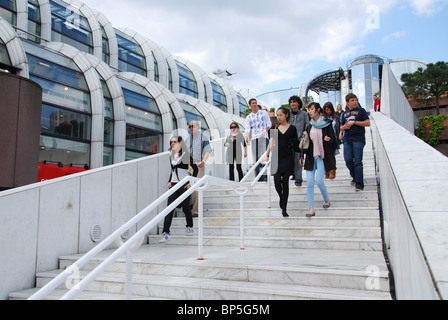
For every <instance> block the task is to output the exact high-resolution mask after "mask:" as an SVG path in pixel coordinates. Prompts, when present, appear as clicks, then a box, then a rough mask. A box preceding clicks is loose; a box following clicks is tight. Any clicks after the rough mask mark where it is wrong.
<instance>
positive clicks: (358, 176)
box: [344, 142, 366, 188]
mask: <svg viewBox="0 0 448 320" xmlns="http://www.w3.org/2000/svg"><path fill="white" fill-rule="evenodd" d="M365 145H366V144H365V143H364V142H344V159H345V165H346V166H347V168H348V170H349V171H350V175H351V176H352V178H353V179H355V181H356V187H361V188H364V167H363V164H362V160H363V153H364V146H365Z"/></svg>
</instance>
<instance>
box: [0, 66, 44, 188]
mask: <svg viewBox="0 0 448 320" xmlns="http://www.w3.org/2000/svg"><path fill="white" fill-rule="evenodd" d="M41 109H42V88H41V87H40V86H39V85H38V84H37V83H35V82H33V81H30V80H28V79H25V78H22V77H19V76H16V75H13V74H8V73H4V72H1V73H0V114H1V118H0V146H1V152H2V155H1V157H0V190H5V189H9V188H16V187H21V186H24V185H27V184H30V183H34V182H36V181H37V175H38V166H37V163H38V161H39V136H40V118H41Z"/></svg>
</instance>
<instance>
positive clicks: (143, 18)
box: [85, 0, 399, 93]
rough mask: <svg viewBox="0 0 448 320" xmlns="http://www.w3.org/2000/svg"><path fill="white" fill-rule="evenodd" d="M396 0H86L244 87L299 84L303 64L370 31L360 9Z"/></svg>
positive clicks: (345, 48) (331, 57) (338, 52)
mask: <svg viewBox="0 0 448 320" xmlns="http://www.w3.org/2000/svg"><path fill="white" fill-rule="evenodd" d="M397 1H399V0H394V1H386V0H355V1H352V2H351V3H350V4H347V1H339V0H322V1H319V2H316V1H297V0H276V1H273V0H258V1H254V0H246V1H241V0H226V1H205V0H190V1H179V0H165V1H160V0H133V1H132V2H123V1H118V0H109V1H107V2H105V1H102V0H85V2H86V3H87V5H89V6H90V7H92V8H94V9H96V10H98V11H101V12H103V13H104V15H105V16H106V17H107V18H108V19H109V20H110V21H111V23H112V24H113V25H114V26H115V27H119V26H125V27H129V28H131V29H134V30H135V31H137V32H139V33H141V34H142V35H143V36H145V37H147V38H149V39H151V40H153V41H154V42H156V43H157V44H158V45H160V46H163V47H165V48H167V49H168V50H169V51H170V52H171V53H172V54H173V55H175V56H177V55H179V56H182V57H184V58H186V59H189V60H191V61H192V62H194V63H196V64H197V65H198V66H200V67H201V68H202V69H204V70H205V71H206V72H209V73H211V72H213V71H214V70H216V69H218V68H221V69H228V70H231V71H232V72H236V73H237V75H236V76H235V77H234V80H233V82H232V84H233V85H235V86H236V87H239V88H242V89H246V88H250V89H251V92H254V91H255V92H259V91H260V90H263V88H264V87H265V86H266V85H269V84H273V83H277V82H280V81H282V80H291V82H292V83H294V81H296V84H295V86H300V85H301V84H302V83H301V82H300V81H303V80H299V78H300V75H301V74H302V73H303V72H304V69H305V67H304V66H305V65H309V64H310V63H311V62H313V61H326V62H333V63H335V64H339V62H340V61H346V60H347V59H348V58H351V57H353V56H355V55H356V54H358V53H359V50H360V48H361V47H362V43H363V40H364V39H365V37H366V36H367V35H368V34H369V32H372V31H371V30H368V28H367V27H366V20H367V19H368V18H369V16H368V13H366V9H367V8H368V7H372V6H375V7H377V8H378V9H379V11H380V12H384V11H387V10H389V9H390V8H391V7H392V6H393V5H394V4H395V3H396V2H397ZM308 80H309V79H308ZM299 82H300V83H299ZM260 93H261V92H260Z"/></svg>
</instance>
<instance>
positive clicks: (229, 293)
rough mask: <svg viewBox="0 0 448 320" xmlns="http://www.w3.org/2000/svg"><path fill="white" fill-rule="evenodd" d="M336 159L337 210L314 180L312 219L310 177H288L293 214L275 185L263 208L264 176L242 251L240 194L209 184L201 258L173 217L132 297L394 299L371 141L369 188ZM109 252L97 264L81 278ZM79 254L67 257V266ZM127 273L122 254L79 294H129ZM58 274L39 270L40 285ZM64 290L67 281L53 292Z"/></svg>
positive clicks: (145, 251) (138, 273)
mask: <svg viewBox="0 0 448 320" xmlns="http://www.w3.org/2000/svg"><path fill="white" fill-rule="evenodd" d="M368 138H370V136H369V133H368ZM337 162H338V168H339V169H338V171H337V178H336V179H335V180H333V181H330V180H326V185H327V188H328V190H329V194H330V199H331V208H330V209H323V208H322V205H323V199H322V196H321V195H320V192H319V190H318V189H317V187H316V188H315V203H316V217H313V218H306V217H305V214H306V213H307V212H308V209H307V208H308V202H307V196H306V182H304V184H303V185H304V186H303V187H296V186H294V183H293V182H291V186H290V199H289V206H288V213H289V215H290V217H289V218H283V217H282V215H281V210H280V209H279V208H278V196H277V194H276V192H275V189H274V187H273V186H272V208H267V183H263V182H260V183H258V184H257V186H256V187H255V188H254V189H253V190H252V191H251V192H250V194H249V195H247V196H246V198H245V204H244V205H245V250H241V249H240V236H239V235H240V217H239V215H240V212H239V196H238V195H237V194H235V192H234V191H233V190H229V189H225V188H218V187H213V188H212V189H210V190H208V191H207V192H206V193H205V195H204V202H205V203H204V216H205V218H204V246H205V248H204V257H205V260H201V261H198V260H197V259H196V258H197V241H198V239H197V236H186V234H185V218H184V217H181V216H180V214H179V217H177V218H174V220H173V225H172V228H171V234H172V239H171V241H169V242H168V243H165V244H162V245H161V244H159V243H158V241H159V240H160V238H161V236H150V237H149V239H148V242H149V244H148V245H145V246H142V247H141V248H139V249H138V250H137V251H136V252H135V253H134V256H133V259H134V260H133V261H134V264H133V294H134V296H133V298H134V299H182V300H227V299H230V300H271V299H281V300H286V299H330V300H339V299H343V300H347V299H369V300H372V299H374V300H376V299H391V295H390V286H389V277H388V275H389V272H388V268H387V265H386V262H385V258H384V255H383V252H382V239H381V224H380V216H379V201H378V192H377V183H376V177H375V168H374V159H373V151H372V144H371V141H370V140H368V144H367V146H366V148H365V151H364V175H365V181H366V187H365V189H364V191H361V192H356V191H355V188H354V187H353V186H351V184H350V181H351V178H350V177H349V174H348V170H347V169H346V168H345V163H344V161H343V156H342V154H341V155H338V156H337ZM304 176H305V174H304ZM195 223H196V225H195V227H197V221H196V220H195ZM160 232H161V229H160ZM195 232H196V233H197V230H196V229H195ZM107 255H108V252H105V253H103V255H100V256H99V257H97V259H96V260H94V261H92V262H91V263H90V264H89V265H88V266H86V267H85V270H82V271H81V276H82V275H83V274H84V273H85V272H86V271H87V270H90V269H92V268H93V267H94V266H96V265H97V264H98V263H100V262H101V261H102V259H104V257H105V256H107ZM79 257H80V256H78V255H74V256H67V257H61V258H60V268H61V270H62V269H64V268H66V267H68V266H69V265H71V264H72V263H73V262H74V261H76V260H77V259H79ZM125 270H126V264H125V259H122V260H119V261H117V262H116V263H114V264H113V265H112V266H111V267H110V268H109V269H108V270H107V272H105V273H104V274H103V275H102V276H101V277H100V278H98V279H96V281H95V282H94V283H92V284H91V285H90V287H89V288H88V290H87V291H86V292H84V293H82V294H81V295H79V296H78V299H109V300H112V299H124V295H123V294H124V287H125V285H124V280H125ZM60 272H61V271H60V270H55V271H50V272H43V273H39V274H38V275H37V288H39V287H42V286H43V285H45V284H46V283H48V282H49V281H50V280H51V279H52V278H54V277H55V276H56V275H57V274H59V273H60ZM36 290H37V289H36V288H34V289H30V290H26V291H23V292H18V293H11V295H10V299H24V298H27V297H28V296H30V295H31V294H32V293H33V292H35V291H36ZM65 292H66V289H65V288H62V287H61V288H60V289H58V290H55V291H54V292H53V293H52V295H50V296H49V297H48V299H56V298H59V297H61V296H62V295H63V294H64V293H65Z"/></svg>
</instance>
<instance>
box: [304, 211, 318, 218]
mask: <svg viewBox="0 0 448 320" xmlns="http://www.w3.org/2000/svg"><path fill="white" fill-rule="evenodd" d="M315 215H316V212H313V213H307V214H306V217H307V218H311V217H314V216H315Z"/></svg>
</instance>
